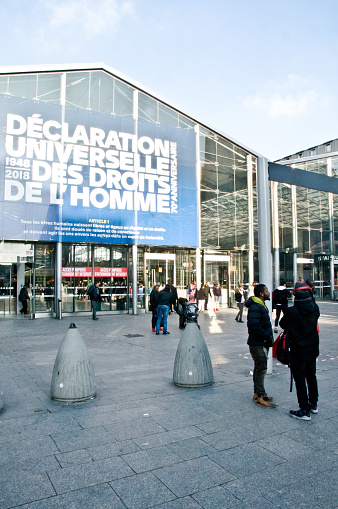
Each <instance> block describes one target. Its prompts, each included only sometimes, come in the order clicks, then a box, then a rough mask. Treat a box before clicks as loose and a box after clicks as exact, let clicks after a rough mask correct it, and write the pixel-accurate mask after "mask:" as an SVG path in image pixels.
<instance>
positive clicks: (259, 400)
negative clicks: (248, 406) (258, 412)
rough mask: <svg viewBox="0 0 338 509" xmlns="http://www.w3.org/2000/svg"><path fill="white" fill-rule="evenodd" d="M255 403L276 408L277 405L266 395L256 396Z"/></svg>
mask: <svg viewBox="0 0 338 509" xmlns="http://www.w3.org/2000/svg"><path fill="white" fill-rule="evenodd" d="M256 403H257V405H259V406H265V407H267V408H276V406H277V405H275V403H272V402H271V401H269V398H268V397H267V396H258V398H257V401H256Z"/></svg>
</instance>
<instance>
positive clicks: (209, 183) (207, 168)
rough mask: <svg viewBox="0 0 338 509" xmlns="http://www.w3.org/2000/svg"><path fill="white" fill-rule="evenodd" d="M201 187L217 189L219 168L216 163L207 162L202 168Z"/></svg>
mask: <svg viewBox="0 0 338 509" xmlns="http://www.w3.org/2000/svg"><path fill="white" fill-rule="evenodd" d="M201 189H204V190H215V191H216V189H217V168H216V166H215V165H214V164H209V163H205V164H203V165H202V168H201Z"/></svg>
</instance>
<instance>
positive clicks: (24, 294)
mask: <svg viewBox="0 0 338 509" xmlns="http://www.w3.org/2000/svg"><path fill="white" fill-rule="evenodd" d="M29 300H30V297H29V295H28V290H27V286H26V285H23V287H22V288H21V290H20V293H19V302H21V304H22V309H20V313H21V314H22V315H27V314H28V311H27V309H28V301H29Z"/></svg>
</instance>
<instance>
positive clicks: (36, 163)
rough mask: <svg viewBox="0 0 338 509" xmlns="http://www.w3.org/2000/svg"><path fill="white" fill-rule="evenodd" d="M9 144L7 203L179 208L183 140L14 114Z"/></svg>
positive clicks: (155, 209) (9, 121) (10, 118)
mask: <svg viewBox="0 0 338 509" xmlns="http://www.w3.org/2000/svg"><path fill="white" fill-rule="evenodd" d="M5 149H6V165H5V170H6V171H5V186H4V199H5V200H6V201H17V202H19V201H25V202H27V203H43V204H45V205H48V204H59V205H62V204H65V193H67V195H66V196H67V200H69V205H70V206H71V207H78V206H81V207H89V206H90V207H94V208H96V209H110V210H114V209H118V210H135V211H137V210H141V211H148V212H160V213H165V214H176V213H177V212H178V205H177V204H178V187H177V157H178V154H177V143H176V142H172V141H169V140H165V139H160V138H151V137H150V136H140V137H138V136H137V135H135V134H130V133H126V132H118V131H113V130H108V131H105V130H104V129H102V128H99V127H94V126H91V127H87V126H85V125H82V124H77V125H72V126H71V125H70V124H68V123H62V122H58V121H57V120H53V119H48V120H44V118H43V116H42V115H40V114H33V115H31V116H28V117H27V118H25V117H23V116H21V115H17V114H13V113H8V114H7V124H6V141H5ZM20 167H23V168H24V170H25V171H21V172H19V171H16V170H18V169H20ZM84 168H86V170H84ZM12 169H13V170H12ZM25 181H26V182H25ZM46 186H47V187H49V189H48V191H47V192H46ZM47 200H49V201H47Z"/></svg>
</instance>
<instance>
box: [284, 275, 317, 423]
mask: <svg viewBox="0 0 338 509" xmlns="http://www.w3.org/2000/svg"><path fill="white" fill-rule="evenodd" d="M293 293H294V296H295V300H294V305H293V306H292V307H290V308H288V309H286V310H285V314H284V316H283V318H282V319H281V321H280V326H281V327H282V328H283V329H284V330H286V331H287V333H288V335H289V339H290V343H291V371H292V375H293V378H294V381H295V384H296V390H297V399H298V404H299V410H290V415H291V417H294V418H296V419H302V420H304V421H309V420H310V419H311V413H313V414H316V413H318V408H317V403H318V385H317V378H316V358H317V357H318V355H319V335H318V318H319V315H320V312H319V308H318V306H317V304H316V302H315V301H314V299H313V296H312V289H311V288H310V287H309V286H307V285H306V284H305V283H302V282H300V283H296V286H295V289H294V291H293Z"/></svg>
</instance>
